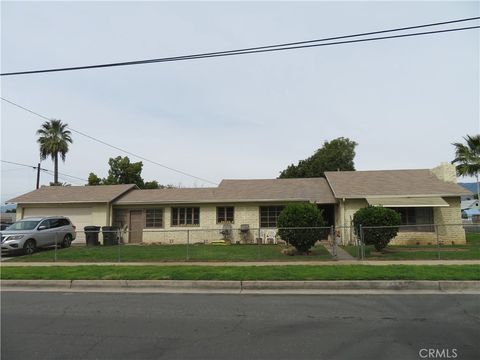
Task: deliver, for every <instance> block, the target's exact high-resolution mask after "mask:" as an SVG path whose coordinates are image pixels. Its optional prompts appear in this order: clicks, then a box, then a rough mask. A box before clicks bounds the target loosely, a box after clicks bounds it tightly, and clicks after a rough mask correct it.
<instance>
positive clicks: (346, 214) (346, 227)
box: [335, 199, 368, 244]
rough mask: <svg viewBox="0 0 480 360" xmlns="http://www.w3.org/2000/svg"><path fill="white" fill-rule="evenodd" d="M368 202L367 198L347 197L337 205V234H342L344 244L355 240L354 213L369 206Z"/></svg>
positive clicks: (341, 239)
mask: <svg viewBox="0 0 480 360" xmlns="http://www.w3.org/2000/svg"><path fill="white" fill-rule="evenodd" d="M367 206H368V203H367V200H365V199H345V201H343V200H340V202H339V203H338V204H337V205H336V206H335V226H336V227H339V229H337V234H340V241H341V243H342V244H350V243H353V242H354V241H355V235H354V233H353V229H352V228H351V219H353V215H354V214H355V213H356V212H357V211H358V210H359V209H361V208H364V207H367Z"/></svg>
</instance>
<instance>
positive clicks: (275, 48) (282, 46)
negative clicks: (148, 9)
mask: <svg viewBox="0 0 480 360" xmlns="http://www.w3.org/2000/svg"><path fill="white" fill-rule="evenodd" d="M478 19H480V17H472V18H464V19H457V20H451V21H444V22H437V23H430V24H422V25H415V26H408V27H401V28H394V29H387V30H379V31H372V32H365V33H357V34H351V35H342V36H336V37H329V38H323V39H316V40H306V41H297V42H290V43H283V44H276V45H267V46H257V47H249V48H242V49H235V50H226V51H216V52H209V53H199V54H190V55H182V56H174V57H164V58H157V59H145V60H135V61H126V62H115V63H106V64H96V65H84V66H73V67H64V68H53V69H43V70H30V71H17V72H9V73H3V74H0V76H10V75H26V74H37V73H47V72H58V71H72V70H86V69H95V68H107V67H116V66H128V65H141V64H152V63H159V62H172V61H181V60H195V59H204V58H211V57H220V56H232V55H243V54H254V53H262V52H272V51H281V50H294V49H304V48H311V47H320V46H331V45H341V44H351V43H359V42H366V41H376V40H386V39H395V38H403V37H412V36H421V35H432V34H439V33H446V32H454V31H463V30H471V29H477V28H479V27H480V26H470V27H463V28H453V29H443V30H434V31H427V32H418V33H410V34H402V35H392V36H381V37H373V38H367V39H358V40H348V41H337V42H331V43H326V44H315V43H318V42H325V41H332V40H340V39H347V38H354V37H360V36H368V35H378V34H384V33H390V32H397V31H405V30H412V29H419V28H425V27H432V26H440V25H447V24H453V23H459V22H467V21H473V20H478ZM305 44H310V45H305Z"/></svg>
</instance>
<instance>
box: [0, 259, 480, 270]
mask: <svg viewBox="0 0 480 360" xmlns="http://www.w3.org/2000/svg"><path fill="white" fill-rule="evenodd" d="M84 265H98V266H288V265H308V266H336V265H374V266H382V265H480V260H388V261H385V260H363V261H362V260H337V261H334V260H331V261H248V262H247V261H242V262H240V261H230V262H227V261H221V262H220V261H218V262H213V261H210V262H205V261H204V262H199V261H168V262H71V261H57V262H53V261H52V262H19V261H18V262H17V261H5V262H1V263H0V268H1V267H10V266H84Z"/></svg>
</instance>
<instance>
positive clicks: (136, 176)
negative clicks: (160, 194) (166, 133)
mask: <svg viewBox="0 0 480 360" xmlns="http://www.w3.org/2000/svg"><path fill="white" fill-rule="evenodd" d="M108 165H109V166H110V169H109V170H108V176H107V178H103V179H101V178H100V177H98V176H97V175H96V174H94V173H93V172H92V173H90V175H89V176H88V185H117V184H135V185H137V186H138V187H139V188H140V189H163V188H165V187H167V188H172V187H173V186H172V185H167V186H164V185H160V184H159V183H158V182H157V181H156V180H153V181H144V180H143V178H142V168H143V163H142V162H141V161H139V162H130V159H129V158H128V156H125V157H121V156H117V157H116V158H110V159H109V160H108Z"/></svg>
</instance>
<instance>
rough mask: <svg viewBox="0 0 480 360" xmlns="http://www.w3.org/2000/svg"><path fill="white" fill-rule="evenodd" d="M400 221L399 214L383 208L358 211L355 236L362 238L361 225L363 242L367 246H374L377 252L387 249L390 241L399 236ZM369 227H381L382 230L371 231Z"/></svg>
mask: <svg viewBox="0 0 480 360" xmlns="http://www.w3.org/2000/svg"><path fill="white" fill-rule="evenodd" d="M400 220H401V218H400V214H399V213H398V212H396V211H395V210H392V209H388V208H384V207H381V206H369V207H366V208H363V209H360V210H358V211H357V212H356V213H355V214H354V215H353V225H354V229H355V234H356V235H357V236H360V225H362V228H363V241H364V242H365V244H367V245H374V246H375V249H376V250H377V251H380V250H382V249H383V248H385V247H386V246H387V245H388V243H389V242H390V240H392V239H393V238H394V237H395V236H397V233H398V226H399V225H400ZM369 226H380V228H374V229H369V228H368V227H369ZM382 226H388V227H382ZM365 227H367V228H366V229H365Z"/></svg>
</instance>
